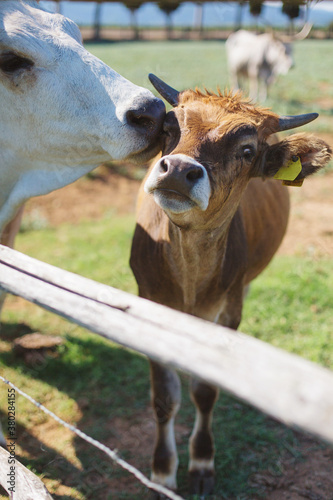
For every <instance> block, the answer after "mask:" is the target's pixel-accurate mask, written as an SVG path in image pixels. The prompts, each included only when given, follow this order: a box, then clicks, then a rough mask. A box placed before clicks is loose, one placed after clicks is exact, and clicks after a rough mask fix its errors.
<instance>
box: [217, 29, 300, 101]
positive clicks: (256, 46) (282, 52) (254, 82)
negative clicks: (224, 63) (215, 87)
mask: <svg viewBox="0 0 333 500" xmlns="http://www.w3.org/2000/svg"><path fill="white" fill-rule="evenodd" d="M226 49H227V58H228V66H229V74H230V83H231V85H232V86H233V87H234V88H236V89H238V88H239V80H240V79H241V78H242V77H244V78H248V79H249V94H250V97H251V99H258V98H259V100H260V101H264V100H265V99H266V97H267V88H268V86H269V85H271V84H272V83H273V82H274V80H275V79H276V77H277V76H278V75H285V74H287V73H288V71H289V69H290V68H291V67H292V65H293V58H292V47H291V44H289V43H287V44H286V43H283V42H282V41H281V40H279V39H278V38H276V37H275V36H274V35H273V34H271V33H264V34H262V35H256V34H255V33H251V32H249V31H245V30H240V31H237V32H236V33H232V34H231V35H230V36H229V38H228V40H227V42H226Z"/></svg>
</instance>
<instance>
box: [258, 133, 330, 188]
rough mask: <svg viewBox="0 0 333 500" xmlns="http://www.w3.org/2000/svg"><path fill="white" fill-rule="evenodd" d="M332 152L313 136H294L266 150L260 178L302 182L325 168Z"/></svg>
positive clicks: (302, 134)
mask: <svg viewBox="0 0 333 500" xmlns="http://www.w3.org/2000/svg"><path fill="white" fill-rule="evenodd" d="M331 156H332V150H331V148H330V146H329V145H328V144H327V143H326V142H325V141H323V140H321V139H319V138H318V137H315V136H313V135H311V134H304V133H301V134H293V135H291V136H289V137H286V138H285V139H283V141H281V142H278V143H277V144H274V145H272V146H269V147H268V149H267V150H266V152H265V154H264V156H263V158H262V164H261V167H260V173H259V176H261V177H275V178H277V179H281V180H286V181H294V180H296V181H300V180H302V179H305V177H307V176H308V175H311V174H313V173H314V172H316V171H317V170H319V169H321V168H323V167H324V166H325V165H326V164H327V163H328V162H329V160H330V159H331Z"/></svg>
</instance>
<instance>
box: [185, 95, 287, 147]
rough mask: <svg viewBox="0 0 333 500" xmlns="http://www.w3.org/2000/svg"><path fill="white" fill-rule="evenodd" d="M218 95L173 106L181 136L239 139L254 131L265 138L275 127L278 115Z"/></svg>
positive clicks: (254, 133) (260, 137)
mask: <svg viewBox="0 0 333 500" xmlns="http://www.w3.org/2000/svg"><path fill="white" fill-rule="evenodd" d="M238 104H239V106H237V101H236V102H233V101H232V100H231V101H230V100H226V99H225V98H221V99H218V98H216V99H207V98H203V99H200V98H199V99H195V100H188V101H186V100H185V102H182V100H180V104H179V106H178V107H177V108H176V109H175V114H176V116H177V119H178V121H179V124H180V128H181V130H182V133H183V136H185V135H186V136H188V135H195V136H197V137H202V138H203V137H210V138H211V139H212V140H217V139H219V138H222V137H224V136H232V137H234V139H235V140H236V139H239V140H242V139H243V138H244V137H246V136H254V135H256V136H257V137H258V138H259V139H260V140H261V139H266V138H267V137H268V136H269V135H270V134H272V133H273V132H275V131H276V130H277V127H278V116H277V115H276V114H275V113H272V112H271V111H270V110H266V109H264V108H262V109H261V108H257V107H255V106H253V105H249V104H248V103H247V102H245V103H244V104H245V105H244V107H243V106H242V103H241V102H239V103H238Z"/></svg>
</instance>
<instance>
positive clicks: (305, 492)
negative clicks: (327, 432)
mask: <svg viewBox="0 0 333 500" xmlns="http://www.w3.org/2000/svg"><path fill="white" fill-rule="evenodd" d="M301 439H302V441H301V453H302V459H301V461H297V462H296V463H294V464H290V463H288V460H286V461H285V462H283V463H282V464H281V467H282V470H283V473H282V475H281V476H280V477H274V476H273V475H272V474H270V473H269V472H267V473H264V474H257V475H255V476H254V484H256V485H257V486H259V487H260V486H263V493H264V496H263V498H265V500H304V499H309V500H332V499H333V450H332V449H331V448H325V449H316V448H315V447H314V442H313V441H312V440H310V439H307V438H306V437H305V436H303V437H302V438H301Z"/></svg>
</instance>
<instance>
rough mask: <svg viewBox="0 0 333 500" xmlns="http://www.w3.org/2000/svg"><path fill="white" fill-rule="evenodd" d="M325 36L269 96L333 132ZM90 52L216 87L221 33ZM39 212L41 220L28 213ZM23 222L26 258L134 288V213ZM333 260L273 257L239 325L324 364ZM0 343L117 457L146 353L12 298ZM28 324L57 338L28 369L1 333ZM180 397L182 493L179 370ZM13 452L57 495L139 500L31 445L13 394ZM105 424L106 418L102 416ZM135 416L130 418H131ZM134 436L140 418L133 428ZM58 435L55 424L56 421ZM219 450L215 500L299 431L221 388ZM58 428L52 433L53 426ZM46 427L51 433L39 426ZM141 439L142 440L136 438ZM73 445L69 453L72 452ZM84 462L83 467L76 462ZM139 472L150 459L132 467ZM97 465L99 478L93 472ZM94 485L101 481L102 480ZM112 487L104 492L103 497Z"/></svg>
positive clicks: (183, 444) (66, 456)
mask: <svg viewBox="0 0 333 500" xmlns="http://www.w3.org/2000/svg"><path fill="white" fill-rule="evenodd" d="M331 43H332V42H331V41H305V42H302V43H299V44H296V46H295V60H296V66H295V68H294V69H293V70H292V71H290V73H289V74H288V75H287V76H285V77H281V78H280V79H279V81H278V84H277V86H276V87H275V88H274V89H272V93H271V96H270V98H269V100H268V103H267V104H268V105H269V106H272V107H273V108H274V110H276V111H277V112H279V113H299V112H304V111H312V110H315V111H319V112H320V113H321V117H320V120H318V121H317V122H315V124H313V125H309V126H308V129H309V130H310V129H311V130H321V131H323V132H325V131H326V132H327V131H328V132H331V131H332V130H333V129H332V112H331V109H332V108H330V107H329V106H328V105H327V103H329V102H330V99H332V98H333V96H332V93H333V88H332V86H331V85H330V82H332V77H333V74H332V73H333V67H332V64H331V55H332V52H331V50H332V49H331ZM89 49H90V50H91V51H92V52H94V53H95V54H96V55H98V56H99V57H101V58H102V59H103V60H105V61H106V62H107V63H108V64H110V65H111V66H112V67H113V68H114V69H116V70H117V71H119V72H120V73H121V74H123V75H124V76H126V77H127V78H128V79H130V80H132V81H134V82H135V83H137V84H139V85H142V86H149V83H148V81H147V74H148V73H149V72H154V73H156V74H157V75H158V76H160V77H162V78H163V79H165V80H166V81H167V82H168V83H170V84H171V85H173V86H174V87H176V88H179V89H183V88H186V87H194V86H196V85H198V86H200V87H203V86H206V87H208V88H211V89H215V88H216V87H217V86H218V85H219V86H220V87H221V88H223V87H224V86H226V85H227V82H228V79H227V72H226V59H225V51H224V44H223V43H221V42H156V43H155V42H154V43H147V42H139V43H135V44H134V43H121V44H98V45H97V44H96V45H89ZM38 220H39V219H38ZM39 222H40V223H38V224H36V223H35V222H33V223H32V222H31V221H30V220H26V222H25V231H24V232H22V233H21V234H20V235H19V237H18V239H17V244H16V248H17V249H18V250H20V251H22V252H25V253H27V254H28V255H31V256H33V257H36V258H38V259H41V260H43V261H46V262H49V263H51V264H54V265H56V266H59V267H61V268H64V269H68V270H70V271H73V272H75V273H79V274H81V275H83V276H87V277H89V278H92V279H94V280H97V281H100V282H103V283H107V284H109V285H112V286H114V287H118V288H121V289H123V290H126V291H128V292H132V293H136V284H135V282H134V279H133V276H132V274H131V271H130V269H129V266H128V259H129V249H130V241H131V236H132V231H133V227H134V216H132V215H129V216H119V215H117V214H116V213H112V212H110V214H109V215H108V216H105V217H104V218H102V219H101V220H100V221H93V222H89V221H85V222H81V223H79V224H77V225H73V226H71V225H68V224H64V225H61V226H59V227H57V228H53V227H47V224H44V221H42V220H41V221H39ZM332 276H333V264H332V261H331V260H329V259H314V258H312V259H310V258H308V257H307V258H305V257H303V256H295V257H284V256H278V257H276V258H275V260H274V261H273V263H272V264H271V265H270V266H269V268H268V269H267V270H266V271H265V272H264V273H263V274H262V275H261V276H260V277H259V278H258V279H256V280H255V281H254V283H253V285H252V287H251V291H250V294H249V296H248V298H247V300H246V304H245V308H244V314H243V321H242V324H241V327H240V329H241V330H242V331H244V332H246V333H249V334H252V335H254V336H256V337H258V338H261V339H262V340H265V341H267V342H270V343H272V344H273V345H276V346H278V347H281V348H283V349H287V350H289V351H291V352H294V353H297V354H299V355H301V356H304V357H306V358H308V359H310V360H312V361H315V362H318V363H320V364H322V365H324V366H326V367H329V368H333V342H332V340H333V339H332V335H333V333H332V320H331V309H332V303H333V287H332ZM2 319H3V327H2V331H1V334H2V335H1V338H2V341H1V342H0V347H1V348H2V349H1V352H0V367H1V372H2V373H5V375H6V376H7V377H8V378H9V379H10V380H12V381H13V382H14V383H17V384H18V385H19V386H20V387H21V388H22V389H23V390H26V391H27V392H29V393H30V394H31V395H32V396H34V397H35V398H36V399H38V400H39V401H41V402H42V403H44V404H45V405H46V406H47V407H49V408H50V409H51V410H53V411H55V412H56V413H57V414H59V416H61V417H62V418H64V419H65V420H68V421H69V422H72V423H75V424H76V425H78V427H79V428H82V429H83V430H84V431H86V432H88V433H89V434H91V435H92V436H93V437H96V438H97V439H100V440H102V441H103V442H106V443H107V442H108V441H109V440H110V437H112V438H116V442H117V446H119V449H120V450H121V453H122V454H123V456H125V458H127V459H129V460H130V461H133V460H134V458H135V457H132V456H130V454H129V453H128V452H126V440H124V436H123V435H121V434H119V433H118V434H117V431H116V429H115V428H114V427H113V425H112V422H113V421H114V419H116V418H118V419H119V418H120V419H124V421H127V419H128V421H130V422H133V421H134V423H137V422H136V420H135V419H136V417H135V416H136V415H139V416H140V415H141V414H143V413H144V412H146V408H147V407H148V406H149V374H148V365H147V362H146V360H145V359H144V358H143V357H142V356H139V355H137V354H136V353H133V352H131V351H128V350H124V349H122V348H119V347H118V346H116V345H113V344H111V343H109V342H107V341H105V340H104V339H102V338H99V337H97V336H95V335H93V334H91V333H89V332H87V331H85V330H83V329H81V328H79V327H77V326H76V325H73V324H70V323H68V322H67V321H65V320H63V319H61V318H59V317H58V316H56V315H53V314H51V313H49V312H47V311H44V310H43V309H40V308H38V307H36V306H33V305H31V304H28V303H26V302H24V301H19V302H17V300H16V299H13V298H10V299H9V301H8V307H7V308H6V307H5V309H4V314H3V318H2ZM29 331H40V332H42V333H50V334H59V335H62V336H64V337H65V338H66V345H65V347H63V348H62V349H61V350H60V352H59V355H58V356H57V357H49V358H47V359H46V361H45V363H41V364H40V363H34V364H33V365H31V366H29V367H28V366H26V364H25V363H24V362H23V361H22V360H21V359H19V358H17V357H15V356H14V355H13V353H12V352H11V350H10V342H11V340H12V339H14V338H15V337H17V336H20V335H22V334H23V333H27V332H29ZM182 378H183V382H184V389H183V398H184V403H183V406H182V409H181V412H180V414H179V418H178V421H179V422H180V423H181V425H182V426H184V428H185V429H187V431H186V432H184V433H183V434H182V435H181V436H180V437H179V441H180V442H179V452H180V470H179V483H180V484H181V485H182V486H181V490H180V493H181V494H183V495H184V496H186V467H187V460H188V455H187V440H188V434H189V433H190V429H191V427H192V425H193V418H194V412H193V408H192V404H191V403H190V401H189V397H188V394H187V387H186V386H187V385H188V377H187V376H183V377H182ZM5 395H6V388H5V390H2V391H1V392H0V410H1V411H0V415H1V413H2V415H5V413H6V398H5ZM17 415H18V417H17V418H18V426H19V432H20V436H21V439H20V442H19V445H20V446H21V448H22V450H21V455H20V456H22V461H23V463H24V464H26V465H29V467H31V468H32V470H35V471H37V472H38V473H39V474H45V475H46V477H47V479H48V481H49V482H48V485H52V484H53V485H54V489H55V490H56V488H57V484H58V481H59V479H60V481H61V483H62V484H63V485H68V488H70V487H72V488H73V490H72V491H71V492H69V491H68V490H67V492H66V493H58V494H57V495H55V494H54V495H53V496H54V498H55V499H58V500H60V499H61V500H68V499H72V498H73V499H74V498H77V499H82V500H83V499H90V498H94V500H99V499H101V500H107V499H108V498H109V499H112V500H118V499H128V500H129V499H131V500H139V499H144V498H146V492H145V491H144V490H142V491H141V493H136V494H133V493H131V490H130V489H129V487H128V485H127V483H129V484H133V483H131V482H130V480H129V479H128V476H127V475H126V473H123V472H122V471H121V470H119V469H118V468H117V467H115V466H114V465H113V464H112V463H110V461H109V460H107V459H106V457H105V456H104V455H101V454H100V453H99V452H98V451H95V450H94V449H92V448H90V447H89V446H88V445H85V444H84V443H83V442H81V441H80V440H79V439H74V441H73V442H74V448H70V447H69V444H68V440H69V437H68V436H66V438H64V439H62V438H61V437H58V439H57V440H56V439H55V442H54V443H50V444H47V443H46V444H45V443H44V444H43V445H42V452H41V444H40V441H39V439H40V438H37V437H35V436H34V430H35V427H36V428H39V427H40V426H47V425H48V420H47V418H46V417H44V416H43V415H42V414H40V412H39V411H38V410H37V409H35V408H34V407H32V406H31V404H30V403H29V402H27V401H26V400H25V399H23V398H21V397H18V400H17ZM110 422H111V423H110ZM139 424H140V422H139ZM139 429H141V431H142V435H144V425H143V424H142V426H141V427H139ZM54 432H55V433H56V430H54ZM214 433H215V437H216V448H217V457H216V464H217V485H216V498H219V499H220V498H221V499H222V498H226V499H228V500H232V499H247V498H248V499H250V498H260V495H261V491H260V488H259V487H254V486H252V485H251V484H252V483H251V481H250V479H249V478H251V476H252V474H253V473H254V472H256V471H260V470H267V469H269V470H271V471H272V473H273V474H275V475H277V476H278V475H280V474H281V470H280V463H281V457H283V456H286V455H287V456H288V457H289V458H290V457H296V458H297V457H298V456H299V453H300V451H299V445H298V441H297V435H296V434H295V433H294V432H292V431H291V430H289V429H288V428H286V427H284V426H282V425H279V424H277V423H276V422H273V421H272V420H271V419H269V418H267V417H266V416H265V415H263V414H262V413H260V412H258V411H256V410H254V409H253V408H250V407H249V406H247V405H245V404H243V403H241V402H239V401H238V400H237V399H235V398H232V397H230V396H228V395H224V394H221V396H220V398H219V401H218V403H217V407H216V411H215V419H214ZM55 435H56V434H55ZM48 436H50V432H49V433H48ZM144 445H145V442H144ZM73 450H74V451H73ZM81 466H82V467H81ZM141 468H142V469H143V471H144V472H145V473H146V474H148V475H149V463H148V462H145V463H143V464H142V465H141ZM97 472H98V473H99V474H101V476H102V477H103V481H102V482H101V483H98V482H96V481H95V482H92V480H91V475H92V474H95V473H97ZM118 482H119V483H120V484H121V485H123V486H122V488H121V492H119V493H117V494H116V496H115V495H114V494H108V493H107V485H111V486H112V485H114V484H117V483H118ZM103 488H104V489H103ZM110 495H111V496H110Z"/></svg>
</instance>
